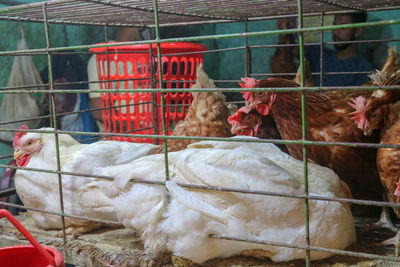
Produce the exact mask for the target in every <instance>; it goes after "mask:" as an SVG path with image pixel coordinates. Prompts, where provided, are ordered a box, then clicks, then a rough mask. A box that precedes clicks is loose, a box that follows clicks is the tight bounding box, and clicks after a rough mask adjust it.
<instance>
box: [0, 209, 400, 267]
mask: <svg viewBox="0 0 400 267" xmlns="http://www.w3.org/2000/svg"><path fill="white" fill-rule="evenodd" d="M16 218H17V220H19V221H20V222H21V223H22V224H23V225H24V227H25V228H27V230H28V231H29V232H30V233H31V234H32V235H33V236H34V237H35V238H36V239H37V240H38V241H39V242H40V243H41V244H42V245H45V246H51V247H54V248H56V249H58V250H60V251H61V252H62V253H63V255H64V261H65V263H70V264H74V265H78V266H140V267H142V266H143V267H144V266H148V267H150V266H174V267H178V266H179V267H183V266H185V267H186V266H198V265H196V264H194V263H192V262H191V261H188V260H186V259H183V258H180V257H176V256H173V255H171V254H168V253H165V254H163V255H148V254H146V253H144V251H143V245H142V242H141V241H140V239H139V237H138V236H137V235H135V232H134V231H133V230H129V229H125V228H104V229H101V230H98V231H94V232H91V233H89V234H85V235H81V236H79V237H78V238H77V239H74V238H72V237H70V236H68V237H67V244H66V246H65V247H64V245H63V239H62V238H59V237H55V236H54V235H55V234H56V233H57V232H58V231H45V230H41V229H39V228H37V227H36V226H35V225H34V223H33V220H32V219H31V218H30V217H29V216H28V215H27V214H26V213H21V214H20V215H18V216H16ZM377 219H378V218H355V225H356V230H357V239H358V242H357V243H356V244H353V245H352V246H351V247H350V248H348V249H347V250H350V251H357V252H364V253H371V254H379V255H386V256H394V248H393V247H386V248H382V247H377V246H375V245H374V243H375V242H379V241H382V240H385V239H387V238H390V237H392V236H394V234H393V233H391V232H388V231H384V230H377V231H372V232H369V233H362V232H361V230H362V228H363V227H364V226H365V225H367V224H370V223H373V222H375V221H377ZM397 226H399V225H397ZM26 243H27V241H26V240H25V238H24V237H23V236H22V235H21V234H20V233H19V232H18V231H17V230H16V228H14V226H12V225H11V224H10V223H9V222H8V221H7V220H5V219H3V220H0V247H4V246H13V245H19V244H26ZM202 266H207V267H223V266H235V267H240V266H267V267H275V266H276V267H297V266H305V262H304V261H302V260H297V261H291V262H286V263H274V262H272V261H261V260H257V259H253V258H250V257H243V256H235V257H230V258H226V259H213V260H209V261H207V262H205V263H204V264H203V265H202ZM311 266H313V267H314V266H315V267H317V266H322V267H325V266H334V267H341V266H365V267H367V266H368V267H375V266H377V267H378V266H379V267H380V266H385V267H386V266H400V263H399V262H389V261H384V260H370V259H365V258H357V257H350V256H341V255H335V256H332V257H330V258H328V259H325V260H322V261H314V262H312V263H311Z"/></svg>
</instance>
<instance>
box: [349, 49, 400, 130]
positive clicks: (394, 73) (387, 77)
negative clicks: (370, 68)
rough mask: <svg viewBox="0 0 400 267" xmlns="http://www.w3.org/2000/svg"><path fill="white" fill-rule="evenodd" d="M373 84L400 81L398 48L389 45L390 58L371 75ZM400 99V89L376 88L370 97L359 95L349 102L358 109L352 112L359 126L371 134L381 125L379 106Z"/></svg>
mask: <svg viewBox="0 0 400 267" xmlns="http://www.w3.org/2000/svg"><path fill="white" fill-rule="evenodd" d="M370 78H371V82H369V83H368V85H372V86H390V85H398V84H399V83H400V54H399V52H398V50H397V49H394V48H392V47H389V49H388V58H387V60H386V63H385V65H384V66H383V68H382V70H380V71H377V72H376V73H375V74H372V75H370ZM398 100H400V90H398V89H394V90H375V91H373V92H372V94H371V96H370V97H368V99H365V98H363V97H358V98H355V99H352V103H349V104H350V105H351V106H352V107H353V108H355V109H356V111H354V112H352V113H351V114H350V115H353V119H354V120H355V121H356V123H357V126H358V127H359V128H360V129H361V130H363V131H364V133H365V134H367V135H369V134H371V132H372V131H373V130H374V129H378V128H379V127H380V123H381V119H380V118H379V114H378V113H379V112H380V111H379V108H380V107H381V106H382V105H385V104H389V103H395V102H397V101H398Z"/></svg>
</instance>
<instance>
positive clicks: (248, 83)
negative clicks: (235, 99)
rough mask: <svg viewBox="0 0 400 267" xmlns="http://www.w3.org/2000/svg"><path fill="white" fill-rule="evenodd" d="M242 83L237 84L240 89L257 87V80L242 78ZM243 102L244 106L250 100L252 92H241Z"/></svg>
mask: <svg viewBox="0 0 400 267" xmlns="http://www.w3.org/2000/svg"><path fill="white" fill-rule="evenodd" d="M242 81H243V83H239V85H240V87H242V88H256V87H257V80H256V79H254V78H248V77H245V78H242ZM242 94H243V98H244V101H245V102H246V104H247V103H248V102H250V101H251V100H252V97H253V92H242Z"/></svg>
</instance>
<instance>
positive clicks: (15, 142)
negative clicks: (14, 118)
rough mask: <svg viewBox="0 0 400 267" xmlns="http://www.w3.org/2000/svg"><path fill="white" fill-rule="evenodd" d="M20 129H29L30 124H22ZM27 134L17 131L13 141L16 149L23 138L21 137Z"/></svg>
mask: <svg viewBox="0 0 400 267" xmlns="http://www.w3.org/2000/svg"><path fill="white" fill-rule="evenodd" d="M19 130H28V126H26V125H22V126H21V127H19ZM25 134H26V132H17V133H16V135H15V138H14V141H13V146H14V149H15V147H16V146H17V145H19V141H20V140H21V137H22V136H24V135H25Z"/></svg>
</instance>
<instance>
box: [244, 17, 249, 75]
mask: <svg viewBox="0 0 400 267" xmlns="http://www.w3.org/2000/svg"><path fill="white" fill-rule="evenodd" d="M247 27H248V20H247V19H245V20H244V32H246V33H247ZM248 39H249V38H248V37H247V36H245V37H244V52H245V60H246V63H245V64H246V66H245V77H249V75H250V74H251V51H250V47H249V42H248V41H249V40H248Z"/></svg>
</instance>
